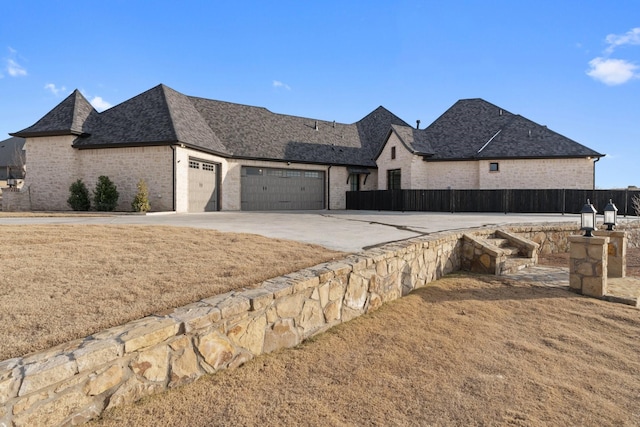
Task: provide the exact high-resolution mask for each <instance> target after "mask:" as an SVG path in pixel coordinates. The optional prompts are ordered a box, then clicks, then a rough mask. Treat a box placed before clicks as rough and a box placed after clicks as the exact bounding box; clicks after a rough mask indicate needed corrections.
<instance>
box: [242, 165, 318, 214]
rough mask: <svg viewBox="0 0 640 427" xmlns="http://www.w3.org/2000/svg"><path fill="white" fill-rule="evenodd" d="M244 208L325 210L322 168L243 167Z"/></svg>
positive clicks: (244, 209)
mask: <svg viewBox="0 0 640 427" xmlns="http://www.w3.org/2000/svg"><path fill="white" fill-rule="evenodd" d="M241 202H242V210H243V211H258V210H293V209H298V210H302V209H305V210H306V209H324V204H325V203H324V171H309V170H297V169H276V168H255V167H248V166H243V167H242V179H241Z"/></svg>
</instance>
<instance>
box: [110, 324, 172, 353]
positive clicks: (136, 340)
mask: <svg viewBox="0 0 640 427" xmlns="http://www.w3.org/2000/svg"><path fill="white" fill-rule="evenodd" d="M154 320H155V321H153V322H151V323H148V324H143V325H142V326H139V327H137V328H134V329H131V330H130V331H127V332H125V333H124V334H122V336H121V337H120V339H121V340H122V341H123V342H124V351H125V353H131V352H134V351H136V350H139V349H141V348H145V347H151V346H152V345H155V344H158V343H161V342H162V341H164V340H166V339H167V338H170V337H173V336H175V335H176V334H177V333H178V331H179V330H180V325H181V323H180V322H179V321H177V320H176V319H172V318H170V317H165V318H162V319H154Z"/></svg>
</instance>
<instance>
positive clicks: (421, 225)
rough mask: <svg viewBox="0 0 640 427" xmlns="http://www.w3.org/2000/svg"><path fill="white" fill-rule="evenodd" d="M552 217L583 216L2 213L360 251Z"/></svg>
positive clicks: (37, 220)
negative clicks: (441, 233) (205, 231)
mask: <svg viewBox="0 0 640 427" xmlns="http://www.w3.org/2000/svg"><path fill="white" fill-rule="evenodd" d="M548 222H553V223H557V222H565V223H573V224H576V229H577V228H579V222H580V219H579V216H578V215H560V214H507V215H505V214H474V213H455V214H450V213H434V212H378V211H334V210H332V211H327V210H324V211H288V212H283V211H279V212H211V213H190V214H176V213H162V214H149V215H127V214H123V215H118V214H116V215H112V216H74V215H71V216H68V217H22V218H3V217H0V224H139V225H170V226H180V227H195V228H208V229H215V230H219V231H225V232H238V233H253V234H260V235H263V236H266V237H273V238H280V239H290V240H297V241H301V242H306V243H314V244H317V245H322V246H325V247H328V248H331V249H336V250H340V251H346V252H359V251H361V250H363V249H367V248H371V247H375V246H378V245H381V244H384V243H388V242H394V241H399V240H406V239H410V238H412V237H417V236H420V235H426V234H430V233H434V232H438V231H448V230H459V229H466V228H471V227H482V226H487V227H498V226H501V225H506V224H530V223H548Z"/></svg>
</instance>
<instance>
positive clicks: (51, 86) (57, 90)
mask: <svg viewBox="0 0 640 427" xmlns="http://www.w3.org/2000/svg"><path fill="white" fill-rule="evenodd" d="M44 88H45V89H46V90H49V91H51V93H52V94H54V95H55V96H58V94H59V93H60V92H65V91H66V90H67V88H66V87H64V86H62V87H56V85H54V84H53V83H47V84H46V85H44Z"/></svg>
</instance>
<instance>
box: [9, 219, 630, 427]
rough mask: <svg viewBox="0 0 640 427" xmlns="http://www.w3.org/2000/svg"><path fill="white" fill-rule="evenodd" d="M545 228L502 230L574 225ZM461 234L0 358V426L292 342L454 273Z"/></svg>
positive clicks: (57, 414) (78, 407) (544, 244)
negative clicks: (11, 356)
mask: <svg viewBox="0 0 640 427" xmlns="http://www.w3.org/2000/svg"><path fill="white" fill-rule="evenodd" d="M637 225H639V224H637ZM545 227H546V226H542V227H540V226H522V227H509V228H507V229H508V230H510V231H511V232H514V233H517V234H519V235H521V236H523V237H529V236H533V237H534V238H535V239H537V240H536V241H537V242H538V243H540V244H541V248H543V249H542V251H543V252H544V251H552V250H555V249H558V248H562V247H565V246H566V245H567V242H566V240H567V236H568V235H569V234H570V233H571V232H575V226H573V227H569V226H564V225H562V226H561V225H555V226H552V225H550V226H548V228H545ZM473 231H474V230H466V231H465V232H466V233H469V232H473ZM491 231H492V230H491ZM491 231H489V230H487V229H484V230H482V229H479V230H475V232H477V233H479V234H488V233H490V232H491ZM636 231H638V230H636ZM462 236H463V233H462V232H459V233H434V234H432V235H429V236H425V237H421V238H418V239H412V240H409V241H405V242H402V243H394V244H389V245H385V246H384V247H381V248H377V249H373V250H369V251H366V252H363V253H361V254H358V255H352V256H349V257H347V258H345V259H343V260H341V261H339V262H331V263H325V264H320V265H317V266H315V267H311V268H307V269H304V270H301V271H298V272H296V273H292V274H288V275H285V276H281V277H278V278H274V279H271V280H267V281H265V282H263V283H262V284H261V286H260V287H258V288H256V289H251V290H245V291H240V292H230V293H227V294H224V295H219V296H215V297H212V298H207V299H203V300H201V301H198V302H196V303H193V304H190V305H188V306H185V307H180V308H178V309H175V310H172V311H170V312H167V313H162V314H158V315H154V316H149V317H146V318H144V319H140V320H137V321H133V322H130V323H127V324H125V325H123V326H119V327H115V328H111V329H108V330H106V331H103V332H100V333H97V334H94V335H92V336H89V337H86V338H84V339H79V340H75V341H72V342H69V343H66V344H63V345H60V346H57V347H55V348H52V349H49V350H46V351H42V352H39V353H36V354H31V355H27V356H24V357H20V358H14V359H9V360H5V361H2V362H0V405H1V406H0V426H31V425H39V426H54V425H75V424H80V423H83V422H86V421H87V420H89V419H91V418H94V417H97V416H98V415H100V414H101V413H102V411H103V410H105V409H107V408H111V407H114V406H119V405H123V404H126V403H131V402H134V401H136V400H138V399H140V398H142V397H144V396H147V395H150V394H154V393H158V392H161V391H163V390H166V389H168V388H173V387H176V386H180V385H182V384H185V383H188V382H191V381H194V380H195V379H196V378H198V377H200V376H202V375H204V374H206V373H213V372H216V371H218V370H220V369H226V368H235V367H238V366H240V365H242V364H243V363H245V362H247V361H248V360H250V359H252V358H253V357H255V356H257V355H259V354H262V353H269V352H272V351H274V350H277V349H281V348H287V347H292V346H295V345H298V344H299V343H301V342H302V341H303V340H304V339H306V338H308V337H310V336H313V335H315V334H318V333H321V332H323V331H325V330H327V329H328V328H331V327H332V326H335V325H337V324H339V323H342V322H346V321H348V320H351V319H353V318H354V317H357V316H360V315H362V314H364V313H368V312H370V311H372V310H375V309H377V308H378V307H380V306H381V305H382V304H384V303H385V302H388V301H391V300H395V299H397V298H400V297H402V296H404V295H406V294H408V293H409V292H411V291H412V290H414V289H416V288H420V287H423V286H425V285H426V284H428V283H429V282H432V281H434V280H437V279H439V278H440V277H441V276H443V275H445V274H447V273H451V272H453V271H456V270H459V269H460V267H461V253H462ZM535 239H534V240H535ZM629 241H630V242H631V241H632V239H631V238H630V239H629ZM545 248H546V249H545Z"/></svg>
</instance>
